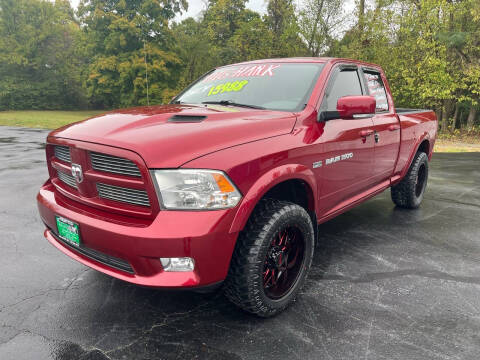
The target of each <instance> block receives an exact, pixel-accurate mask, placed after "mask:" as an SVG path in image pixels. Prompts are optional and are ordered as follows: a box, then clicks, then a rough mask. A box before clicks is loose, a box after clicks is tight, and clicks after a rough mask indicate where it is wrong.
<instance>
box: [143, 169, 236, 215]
mask: <svg viewBox="0 0 480 360" xmlns="http://www.w3.org/2000/svg"><path fill="white" fill-rule="evenodd" d="M152 173H153V177H154V180H155V181H156V183H157V187H158V192H159V200H160V202H161V203H162V205H163V207H164V208H166V209H176V210H215V209H226V208H231V207H234V206H235V205H237V204H238V202H239V201H240V199H241V198H242V195H241V194H240V192H239V191H238V190H237V188H236V187H235V185H233V183H232V182H231V181H230V179H229V178H228V176H227V175H226V174H224V173H223V172H222V171H216V170H190V169H185V170H183V169H182V170H153V171H152Z"/></svg>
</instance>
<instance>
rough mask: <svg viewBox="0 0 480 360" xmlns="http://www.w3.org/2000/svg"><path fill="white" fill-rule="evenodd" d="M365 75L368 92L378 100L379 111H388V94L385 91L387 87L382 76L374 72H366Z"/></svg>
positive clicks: (377, 107)
mask: <svg viewBox="0 0 480 360" xmlns="http://www.w3.org/2000/svg"><path fill="white" fill-rule="evenodd" d="M364 74H365V80H366V81H367V86H368V92H369V94H370V95H371V96H373V97H375V99H376V100H377V106H376V109H377V111H387V110H388V101H387V92H386V91H385V86H384V85H383V81H382V78H381V76H380V74H379V73H374V72H364Z"/></svg>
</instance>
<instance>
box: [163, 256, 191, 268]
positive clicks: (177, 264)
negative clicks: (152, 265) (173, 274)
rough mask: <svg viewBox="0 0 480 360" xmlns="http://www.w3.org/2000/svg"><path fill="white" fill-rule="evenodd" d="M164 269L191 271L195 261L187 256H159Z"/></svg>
mask: <svg viewBox="0 0 480 360" xmlns="http://www.w3.org/2000/svg"><path fill="white" fill-rule="evenodd" d="M160 262H161V263H162V266H163V270H164V271H193V268H194V267H195V261H194V260H193V259H192V258H189V257H181V258H160Z"/></svg>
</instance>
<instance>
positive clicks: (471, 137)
mask: <svg viewBox="0 0 480 360" xmlns="http://www.w3.org/2000/svg"><path fill="white" fill-rule="evenodd" d="M102 112H104V111H102V110H85V111H46V110H37V111H35V110H31V111H0V125H7V126H21V127H31V128H42V129H56V128H59V127H60V126H63V125H67V124H71V123H73V122H76V121H80V120H84V119H87V118H89V117H91V116H94V115H97V114H100V113H102ZM434 151H435V152H480V131H473V132H472V131H470V132H465V131H464V132H459V131H458V130H457V131H455V132H454V133H453V134H452V133H448V132H447V133H444V134H440V135H439V137H438V139H437V142H436V143H435V149H434Z"/></svg>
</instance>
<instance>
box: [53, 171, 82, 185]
mask: <svg viewBox="0 0 480 360" xmlns="http://www.w3.org/2000/svg"><path fill="white" fill-rule="evenodd" d="M57 176H58V178H59V180H60V181H61V182H63V183H64V184H67V185H68V186H71V187H73V188H75V189H77V188H78V186H77V182H76V181H75V179H74V177H73V176H72V175H69V174H66V173H64V172H61V171H57Z"/></svg>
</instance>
